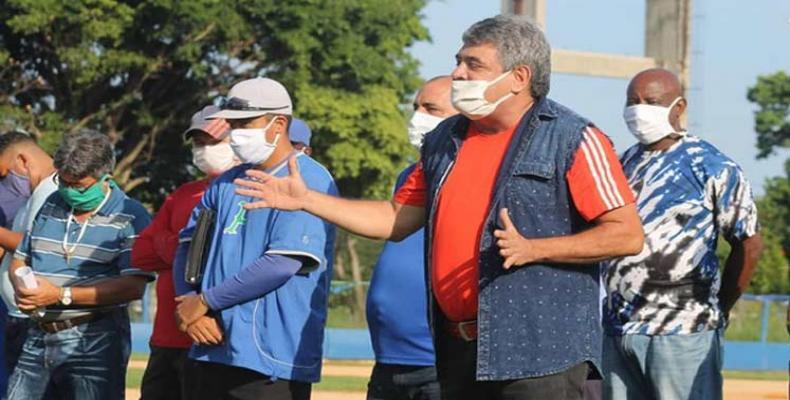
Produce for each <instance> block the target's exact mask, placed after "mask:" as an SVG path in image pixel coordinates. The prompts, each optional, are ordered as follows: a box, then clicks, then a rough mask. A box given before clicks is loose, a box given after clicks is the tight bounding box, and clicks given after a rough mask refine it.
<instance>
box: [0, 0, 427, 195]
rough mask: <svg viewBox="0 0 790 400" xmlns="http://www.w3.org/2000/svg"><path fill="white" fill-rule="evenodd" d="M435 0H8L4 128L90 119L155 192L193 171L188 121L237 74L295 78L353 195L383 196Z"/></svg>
mask: <svg viewBox="0 0 790 400" xmlns="http://www.w3.org/2000/svg"><path fill="white" fill-rule="evenodd" d="M424 5H425V0H403V1H397V2H393V1H385V0H344V1H333V0H298V1H297V0H294V1H287V2H286V1H275V0H235V1H219V0H190V1H172V0H137V1H132V0H125V1H124V0H75V1H68V2H64V1H59V0H0V113H1V114H0V115H2V119H0V127H3V128H6V127H22V128H24V129H27V130H28V131H30V132H32V133H34V134H35V135H36V136H38V137H39V138H40V139H41V140H42V142H43V143H44V145H45V146H46V147H47V148H48V149H50V150H52V149H54V147H56V144H57V143H58V142H59V140H60V137H61V136H62V135H63V134H66V133H68V132H70V131H75V130H77V129H79V128H82V127H89V128H95V129H99V130H101V131H103V132H105V133H107V134H108V135H110V137H111V138H112V139H113V140H114V141H115V143H116V148H117V150H118V155H119V160H118V167H117V169H116V171H115V179H116V181H118V182H119V183H120V184H121V185H122V186H124V187H125V188H126V189H127V190H131V191H132V193H131V194H132V195H134V196H136V197H138V198H141V199H142V200H144V201H147V202H149V203H157V204H158V202H159V201H160V200H161V198H162V196H163V195H164V194H165V193H167V192H168V191H169V190H170V189H172V188H173V187H174V186H176V185H178V184H180V183H183V182H184V181H186V180H188V179H190V171H191V169H190V168H188V165H189V159H190V157H189V152H188V151H186V149H185V148H184V145H183V143H182V140H181V135H180V133H181V132H183V130H184V129H185V128H186V127H187V125H188V123H189V117H190V116H191V114H192V113H193V112H195V111H196V110H198V109H200V108H201V107H202V106H204V105H205V104H207V103H210V102H212V101H214V99H215V97H216V96H217V95H220V94H222V93H225V92H226V91H227V89H228V88H229V87H230V86H231V85H232V84H233V83H235V82H238V81H240V80H242V79H246V78H249V77H253V76H259V75H262V76H268V77H272V78H274V79H278V80H280V81H281V82H283V83H284V84H285V86H286V87H287V88H289V91H290V92H291V95H292V97H293V98H294V104H295V115H296V116H297V117H300V118H303V119H305V120H307V121H308V123H309V124H310V125H311V127H312V128H314V129H313V130H314V139H315V144H314V146H313V147H314V148H315V152H314V154H315V155H316V158H318V159H319V161H321V162H323V163H324V164H325V165H326V166H327V167H328V168H329V169H330V171H332V172H333V174H335V176H336V177H337V180H338V184H339V186H340V189H341V191H342V192H343V193H344V194H345V195H347V196H348V195H351V196H378V197H383V196H386V195H387V193H388V192H389V188H390V187H391V185H392V182H393V180H394V178H395V176H396V175H397V172H398V171H399V169H400V168H402V167H403V166H404V165H405V163H406V160H407V159H408V158H409V157H412V156H413V153H412V150H411V149H410V147H409V145H408V143H407V140H406V135H405V134H404V127H405V124H406V122H405V120H404V116H403V115H402V114H401V113H400V112H399V111H398V109H399V108H398V106H399V105H400V104H402V103H404V102H405V101H406V100H407V98H406V97H407V96H408V95H409V94H410V93H412V92H414V91H415V90H416V88H417V85H418V84H419V80H418V76H417V62H416V60H414V59H413V58H412V57H411V56H410V55H409V54H408V52H407V51H406V49H407V48H408V46H410V45H411V44H412V43H414V42H415V41H417V40H425V39H427V38H428V35H427V30H426V29H425V27H424V26H423V25H422V22H421V20H420V15H419V11H420V10H421V9H422V7H424Z"/></svg>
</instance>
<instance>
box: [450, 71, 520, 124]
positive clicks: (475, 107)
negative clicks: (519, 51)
mask: <svg viewBox="0 0 790 400" xmlns="http://www.w3.org/2000/svg"><path fill="white" fill-rule="evenodd" d="M511 72H512V71H508V72H505V73H504V74H502V75H499V76H498V77H497V78H496V79H494V80H492V81H453V89H452V100H453V106H455V108H456V109H458V111H460V112H461V114H463V115H465V116H466V117H467V118H469V119H471V120H476V119H480V118H483V117H485V116H487V115H489V114H491V113H492V112H494V110H496V108H497V106H499V105H500V104H502V102H503V101H505V100H507V99H509V98H511V97H513V92H510V93H508V94H506V95H504V96H502V97H500V98H499V100H497V101H494V102H490V101H488V100H486V97H485V93H486V89H488V88H490V87H491V86H493V85H495V84H496V83H497V82H499V81H501V80H502V79H504V78H505V77H506V76H508V75H509V74H510V73H511Z"/></svg>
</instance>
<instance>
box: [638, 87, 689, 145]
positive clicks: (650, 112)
mask: <svg viewBox="0 0 790 400" xmlns="http://www.w3.org/2000/svg"><path fill="white" fill-rule="evenodd" d="M680 99H681V97H678V98H676V99H675V100H674V101H672V104H670V105H669V107H663V106H656V105H651V104H635V105H633V106H627V107H625V109H624V110H623V120H625V124H626V126H628V130H629V131H630V132H631V134H632V135H634V137H635V138H636V140H638V141H639V143H642V144H644V145H648V144H652V143H655V142H658V141H659V140H661V139H663V138H664V137H666V136H668V135H671V134H673V133H677V134H680V135H685V133H686V132H685V131H681V132H676V131H675V128H674V127H673V126H672V124H671V123H670V122H669V114H670V113H671V112H672V108H673V107H675V104H677V103H678V101H680Z"/></svg>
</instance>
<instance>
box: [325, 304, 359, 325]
mask: <svg viewBox="0 0 790 400" xmlns="http://www.w3.org/2000/svg"><path fill="white" fill-rule="evenodd" d="M326 326H327V327H328V328H348V329H367V328H368V325H367V323H366V322H365V320H364V318H355V317H354V315H352V314H351V311H349V309H348V307H342V306H339V307H332V308H330V309H329V313H328V315H327V317H326Z"/></svg>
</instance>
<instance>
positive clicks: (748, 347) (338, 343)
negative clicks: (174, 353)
mask: <svg viewBox="0 0 790 400" xmlns="http://www.w3.org/2000/svg"><path fill="white" fill-rule="evenodd" d="M150 336H151V324H143V323H138V324H132V351H134V352H136V353H148V338H149V337H150ZM324 358H327V359H335V360H338V359H343V360H372V359H373V348H372V346H371V344H370V336H369V335H368V331H367V330H365V329H337V328H328V329H327V330H326V335H325V337H324ZM788 361H790V345H788V344H787V343H771V342H765V343H763V342H725V343H724V369H737V370H786V369H787V367H788Z"/></svg>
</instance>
